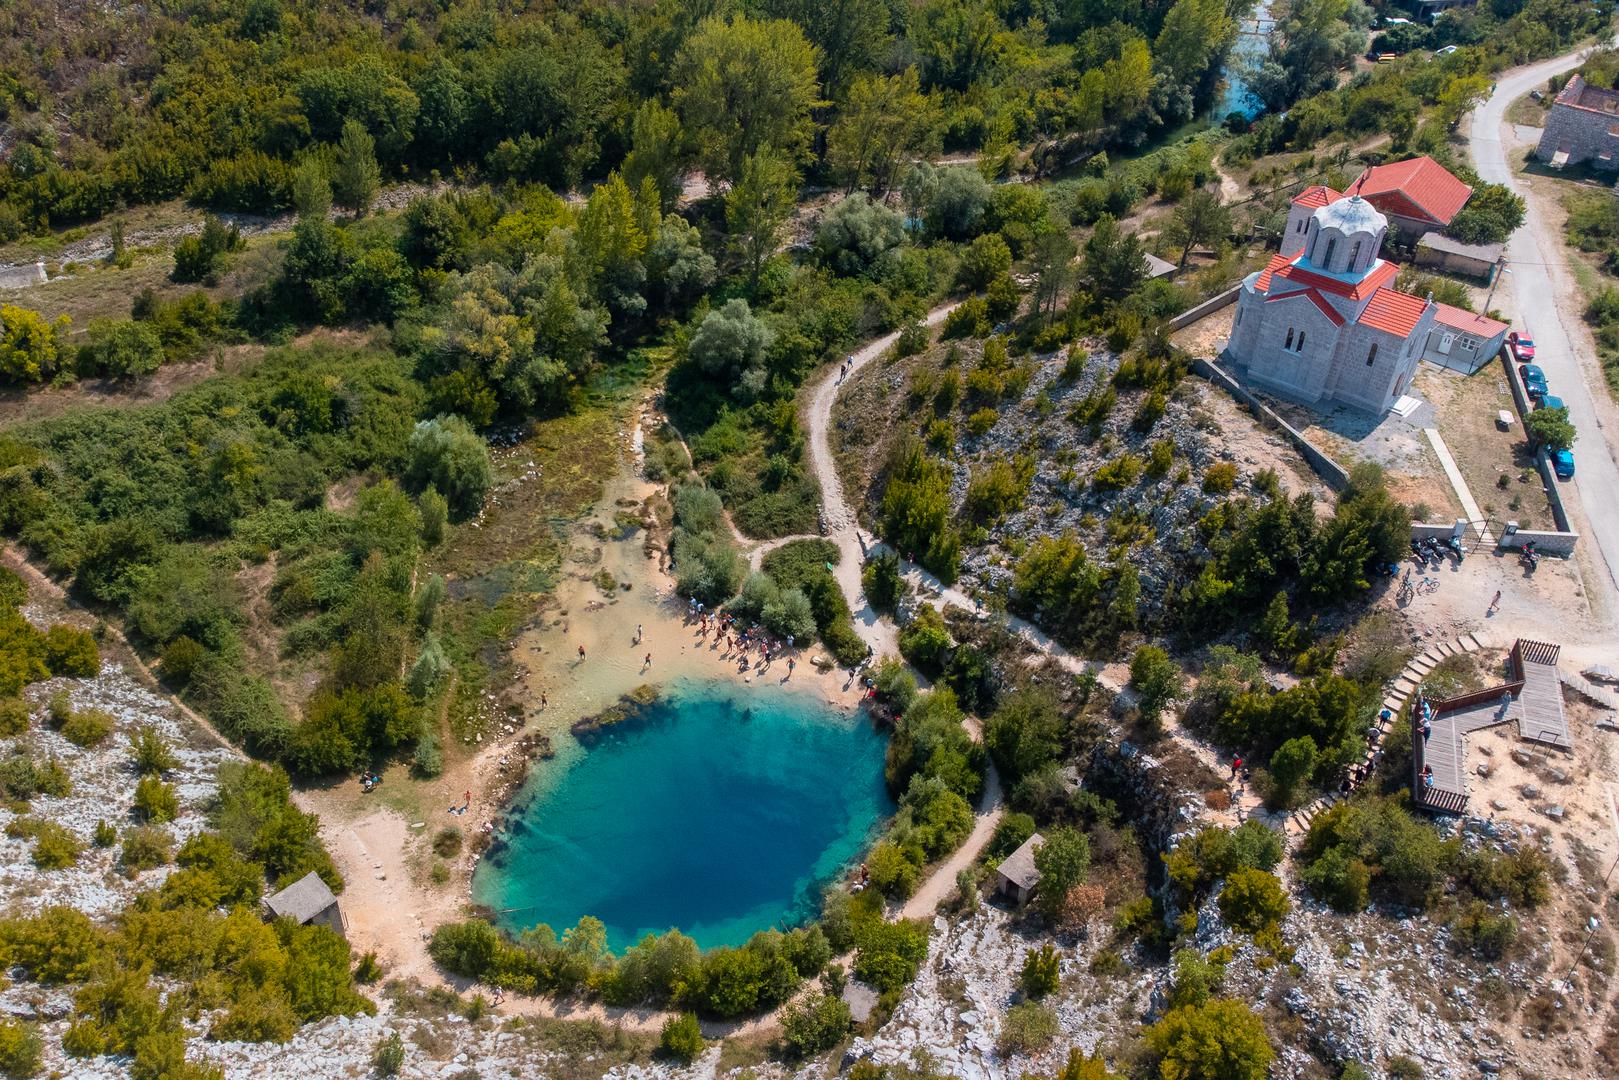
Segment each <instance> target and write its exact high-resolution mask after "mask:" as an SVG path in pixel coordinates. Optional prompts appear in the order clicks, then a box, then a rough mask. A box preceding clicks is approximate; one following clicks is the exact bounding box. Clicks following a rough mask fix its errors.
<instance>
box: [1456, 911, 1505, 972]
mask: <svg viewBox="0 0 1619 1080" xmlns="http://www.w3.org/2000/svg"><path fill="white" fill-rule="evenodd" d="M1450 932H1451V935H1452V939H1453V941H1454V942H1455V944H1456V947H1457V948H1458V949H1461V950H1462V951H1464V952H1470V953H1472V954H1473V955H1475V956H1477V957H1478V958H1479V959H1481V960H1488V961H1491V962H1494V961H1496V960H1500V959H1501V958H1502V957H1504V956H1506V954H1507V953H1508V952H1509V951H1510V950H1511V948H1512V946H1513V944H1514V943H1515V942H1516V941H1517V940H1518V920H1517V919H1514V918H1513V917H1512V916H1511V915H1508V914H1506V913H1505V912H1501V911H1496V910H1495V909H1493V908H1491V907H1490V905H1489V904H1486V903H1485V902H1484V901H1482V900H1475V901H1473V902H1472V903H1471V904H1469V905H1467V907H1466V908H1465V909H1463V911H1462V912H1461V913H1460V914H1458V915H1457V916H1456V917H1455V918H1454V919H1453V920H1452V921H1451V924H1450Z"/></svg>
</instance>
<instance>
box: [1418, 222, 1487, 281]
mask: <svg viewBox="0 0 1619 1080" xmlns="http://www.w3.org/2000/svg"><path fill="white" fill-rule="evenodd" d="M1502 250H1503V248H1502V245H1500V244H1464V243H1462V242H1461V241H1460V240H1456V239H1452V238H1451V237H1449V236H1446V235H1445V234H1444V233H1437V232H1430V233H1423V234H1422V239H1421V240H1418V241H1417V256H1416V263H1417V265H1418V266H1420V267H1423V268H1424V269H1427V270H1438V271H1439V272H1440V273H1444V274H1456V275H1458V276H1460V277H1469V278H1474V279H1475V280H1477V281H1479V282H1482V283H1483V284H1485V285H1488V284H1490V282H1492V281H1494V280H1495V275H1496V271H1497V269H1498V268H1499V267H1500V265H1501V252H1502Z"/></svg>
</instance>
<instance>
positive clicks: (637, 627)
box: [635, 623, 641, 645]
mask: <svg viewBox="0 0 1619 1080" xmlns="http://www.w3.org/2000/svg"><path fill="white" fill-rule="evenodd" d="M635 643H636V644H637V645H639V644H641V624H640V623H636V624H635Z"/></svg>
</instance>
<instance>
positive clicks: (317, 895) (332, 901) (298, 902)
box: [264, 870, 348, 936]
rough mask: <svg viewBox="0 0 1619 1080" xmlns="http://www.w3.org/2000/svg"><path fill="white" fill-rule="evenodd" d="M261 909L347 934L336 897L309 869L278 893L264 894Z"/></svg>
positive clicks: (274, 916) (284, 917) (273, 914)
mask: <svg viewBox="0 0 1619 1080" xmlns="http://www.w3.org/2000/svg"><path fill="white" fill-rule="evenodd" d="M264 908H265V911H266V912H267V913H268V914H269V916H270V918H272V919H291V920H293V921H294V922H296V923H298V924H299V925H300V926H304V925H308V924H309V923H319V924H320V925H322V926H329V927H331V928H332V929H333V930H336V931H337V932H338V933H339V934H344V935H345V936H346V935H347V933H348V923H347V922H346V921H345V920H344V918H343V911H342V909H341V908H339V907H338V906H337V897H336V896H334V895H332V890H331V889H329V888H327V887H326V883H325V882H324V881H322V880H321V879H320V875H319V874H317V873H315V872H314V871H313V870H311V871H310V872H309V873H307V874H305V875H304V876H303V877H301V878H299V879H298V880H297V881H294V882H293V883H292V884H291V885H288V886H287V887H286V888H285V889H282V890H281V891H280V892H278V893H275V894H274V895H272V896H267V897H265V898H264Z"/></svg>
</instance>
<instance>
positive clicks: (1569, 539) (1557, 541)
mask: <svg viewBox="0 0 1619 1080" xmlns="http://www.w3.org/2000/svg"><path fill="white" fill-rule="evenodd" d="M1531 540H1533V541H1534V543H1535V547H1536V548H1538V549H1539V550H1540V551H1542V552H1544V553H1546V554H1547V555H1572V554H1574V546H1575V545H1576V544H1578V543H1579V540H1580V534H1579V533H1577V532H1542V531H1540V530H1538V529H1519V530H1518V531H1517V532H1515V533H1513V534H1512V535H1511V536H1500V537H1497V538H1496V541H1495V546H1496V547H1503V548H1521V547H1523V546H1524V545H1525V544H1527V543H1529V542H1530V541H1531Z"/></svg>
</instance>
